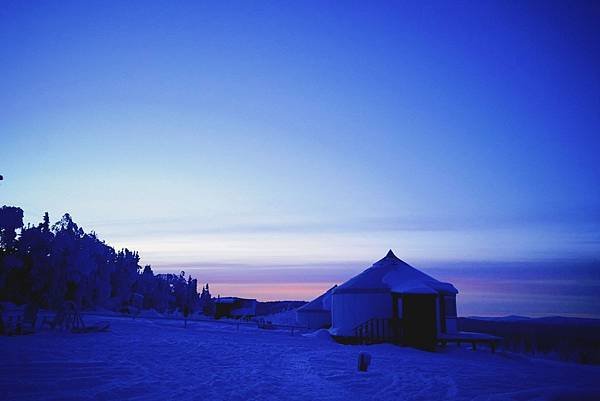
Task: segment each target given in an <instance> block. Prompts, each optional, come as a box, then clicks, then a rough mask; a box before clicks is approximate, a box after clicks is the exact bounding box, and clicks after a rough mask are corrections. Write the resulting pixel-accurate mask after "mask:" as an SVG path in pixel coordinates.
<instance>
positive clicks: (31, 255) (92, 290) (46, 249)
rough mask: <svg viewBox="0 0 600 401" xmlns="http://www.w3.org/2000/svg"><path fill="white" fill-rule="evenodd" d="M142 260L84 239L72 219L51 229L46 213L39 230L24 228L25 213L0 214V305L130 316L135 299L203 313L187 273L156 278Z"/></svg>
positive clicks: (6, 211) (166, 308) (92, 237)
mask: <svg viewBox="0 0 600 401" xmlns="http://www.w3.org/2000/svg"><path fill="white" fill-rule="evenodd" d="M139 260H140V257H139V255H138V253H137V252H135V251H130V250H129V249H121V250H118V251H117V250H115V249H114V248H113V247H111V246H109V245H107V244H106V243H105V242H104V241H102V240H100V239H99V238H98V236H97V235H96V233H94V232H92V233H89V234H88V233H85V232H84V231H83V229H82V228H80V227H79V226H78V225H77V224H76V223H75V222H74V221H73V219H72V218H71V216H70V215H69V214H65V215H64V216H63V217H62V218H61V219H60V220H59V221H58V222H57V223H55V224H54V225H52V226H51V225H50V218H49V216H48V213H45V214H44V217H43V220H42V222H41V223H40V224H39V225H37V226H31V225H28V226H27V227H24V226H23V210H22V209H20V208H18V207H12V206H3V207H2V208H1V209H0V301H11V302H15V303H17V304H24V303H27V304H35V305H36V306H41V307H46V308H60V307H61V306H62V305H63V304H64V302H65V300H71V301H74V302H75V303H76V304H77V305H79V306H81V307H83V308H98V307H102V308H109V309H112V310H128V309H127V308H128V307H129V306H131V303H132V302H133V301H132V300H133V299H134V298H135V299H137V300H139V303H142V302H143V307H144V308H154V309H156V310H158V311H161V312H164V311H169V310H179V311H183V310H187V311H188V313H192V311H194V310H196V309H198V308H199V305H200V304H201V301H200V297H199V295H198V291H197V288H196V286H197V281H196V280H194V279H192V278H191V276H190V277H188V279H187V280H186V279H185V273H184V272H181V274H180V275H174V274H158V275H155V274H154V272H153V271H152V268H151V267H150V266H145V267H144V268H143V269H142V268H141V266H140V265H139ZM134 294H136V295H135V296H134ZM142 297H143V301H142V300H141V299H142Z"/></svg>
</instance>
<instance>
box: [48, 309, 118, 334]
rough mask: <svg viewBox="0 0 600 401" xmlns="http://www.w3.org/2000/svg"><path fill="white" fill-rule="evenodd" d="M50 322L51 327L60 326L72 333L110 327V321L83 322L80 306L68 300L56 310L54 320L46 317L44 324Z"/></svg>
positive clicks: (103, 329) (104, 329)
mask: <svg viewBox="0 0 600 401" xmlns="http://www.w3.org/2000/svg"><path fill="white" fill-rule="evenodd" d="M44 324H48V325H49V326H50V328H51V329H56V328H59V329H61V330H63V329H64V330H70V331H71V332H72V333H76V334H81V333H94V332H98V331H107V330H108V329H109V327H110V323H109V322H98V323H95V324H93V325H87V326H86V324H85V323H84V322H83V319H82V318H81V314H80V313H79V308H78V307H77V306H76V305H75V303H74V302H71V301H67V302H65V304H64V305H63V307H62V308H61V309H60V310H59V311H58V312H56V315H54V318H53V319H52V320H47V319H44V321H43V322H42V325H44Z"/></svg>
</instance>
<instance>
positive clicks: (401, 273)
mask: <svg viewBox="0 0 600 401" xmlns="http://www.w3.org/2000/svg"><path fill="white" fill-rule="evenodd" d="M359 292H394V293H398V294H438V293H443V294H457V293H458V291H457V289H456V288H455V287H454V286H453V285H452V284H450V283H443V282H441V281H438V280H436V279H434V278H433V277H431V276H429V275H427V274H425V273H423V272H422V271H420V270H417V269H415V268H414V267H412V266H411V265H409V264H408V263H406V262H404V261H402V260H400V259H399V258H397V257H396V255H394V252H392V251H391V250H390V251H389V252H388V253H387V255H386V256H385V257H384V258H383V259H381V260H379V261H377V262H375V263H374V264H373V266H371V267H369V268H368V269H366V270H365V271H363V272H362V273H360V274H358V275H357V276H354V277H353V278H351V279H350V280H348V281H346V282H345V283H343V284H341V285H339V286H338V287H337V288H336V289H335V290H334V294H343V293H359Z"/></svg>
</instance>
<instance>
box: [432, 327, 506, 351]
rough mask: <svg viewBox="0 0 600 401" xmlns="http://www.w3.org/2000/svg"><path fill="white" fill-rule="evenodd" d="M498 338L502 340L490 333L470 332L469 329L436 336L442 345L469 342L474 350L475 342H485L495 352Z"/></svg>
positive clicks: (499, 338)
mask: <svg viewBox="0 0 600 401" xmlns="http://www.w3.org/2000/svg"><path fill="white" fill-rule="evenodd" d="M500 340H502V338H501V337H496V336H493V335H491V334H485V333H472V332H469V331H459V332H458V333H454V334H446V333H444V334H440V335H439V336H438V342H439V343H440V344H442V346H446V344H448V343H456V344H458V345H460V344H461V343H469V344H471V346H472V347H473V350H476V349H477V344H487V345H489V346H490V348H491V350H492V352H496V347H497V346H498V343H499V342H500Z"/></svg>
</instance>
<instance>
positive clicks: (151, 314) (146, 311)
mask: <svg viewBox="0 0 600 401" xmlns="http://www.w3.org/2000/svg"><path fill="white" fill-rule="evenodd" d="M138 316H139V317H150V318H152V317H163V315H162V314H161V313H159V312H157V311H156V310H155V309H144V310H143V311H141V312H140V314H139V315H138Z"/></svg>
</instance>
